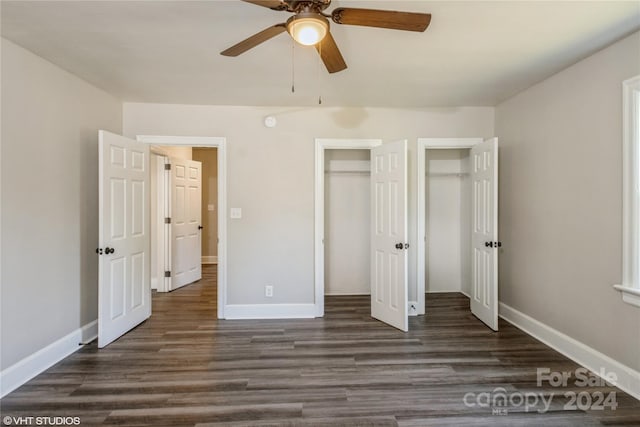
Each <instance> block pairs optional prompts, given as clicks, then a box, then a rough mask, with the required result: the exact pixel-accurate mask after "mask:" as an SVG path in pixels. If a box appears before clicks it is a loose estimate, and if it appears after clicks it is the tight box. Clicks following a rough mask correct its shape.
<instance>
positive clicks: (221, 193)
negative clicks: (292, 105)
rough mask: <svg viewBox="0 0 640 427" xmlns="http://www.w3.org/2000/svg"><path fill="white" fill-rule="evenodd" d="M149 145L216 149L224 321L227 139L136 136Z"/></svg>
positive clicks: (220, 307)
mask: <svg viewBox="0 0 640 427" xmlns="http://www.w3.org/2000/svg"><path fill="white" fill-rule="evenodd" d="M136 139H137V140H138V141H140V142H144V143H146V144H151V145H173V146H188V147H211V148H217V149H218V240H219V241H218V319H224V312H225V308H226V306H227V155H226V145H227V139H226V138H224V137H215V136H213V137H209V136H159V135H138V136H137V137H136Z"/></svg>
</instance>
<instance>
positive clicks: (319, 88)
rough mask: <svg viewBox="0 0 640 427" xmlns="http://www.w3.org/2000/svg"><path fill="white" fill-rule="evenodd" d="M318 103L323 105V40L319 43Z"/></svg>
mask: <svg viewBox="0 0 640 427" xmlns="http://www.w3.org/2000/svg"><path fill="white" fill-rule="evenodd" d="M318 54H319V55H318V105H322V76H321V72H322V42H320V43H319V44H318Z"/></svg>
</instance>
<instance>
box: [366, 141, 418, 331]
mask: <svg viewBox="0 0 640 427" xmlns="http://www.w3.org/2000/svg"><path fill="white" fill-rule="evenodd" d="M371 215H372V216H371V316H372V317H374V318H376V319H378V320H381V321H383V322H385V323H388V324H389V325H391V326H394V327H396V328H398V329H400V330H402V331H405V332H406V331H408V329H409V319H408V317H407V305H408V295H407V279H408V278H407V266H408V264H407V249H408V247H409V245H408V243H407V242H408V239H407V237H408V236H407V141H397V142H392V143H387V144H382V145H381V146H379V147H375V148H372V149H371Z"/></svg>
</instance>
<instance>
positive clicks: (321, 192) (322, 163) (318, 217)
mask: <svg viewBox="0 0 640 427" xmlns="http://www.w3.org/2000/svg"><path fill="white" fill-rule="evenodd" d="M380 145H382V140H380V139H316V156H315V161H316V164H315V177H316V180H315V181H316V182H315V239H314V240H315V260H314V265H315V280H314V283H315V307H316V316H317V317H323V316H324V295H325V280H326V277H325V274H326V270H325V268H326V264H325V256H326V251H325V239H326V238H327V237H328V236H326V235H325V233H326V229H325V227H326V220H327V219H326V218H325V215H326V208H325V198H326V195H327V194H326V191H325V185H326V183H325V179H326V176H325V171H326V163H327V160H326V153H327V152H328V151H331V152H333V153H334V156H339V155H338V154H335V152H336V151H338V150H349V151H361V150H366V151H369V150H370V149H371V148H373V147H377V146H380ZM330 161H331V159H329V162H330Z"/></svg>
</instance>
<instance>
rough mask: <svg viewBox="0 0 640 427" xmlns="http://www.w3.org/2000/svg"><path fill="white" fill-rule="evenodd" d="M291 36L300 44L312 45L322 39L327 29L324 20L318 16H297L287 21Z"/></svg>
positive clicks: (327, 26) (326, 23)
mask: <svg viewBox="0 0 640 427" xmlns="http://www.w3.org/2000/svg"><path fill="white" fill-rule="evenodd" d="M287 30H288V31H289V34H291V37H293V39H294V40H295V41H297V42H298V43H300V44H301V45H305V46H313V45H315V44H317V43H319V42H321V41H322V39H324V37H325V36H326V35H327V32H328V30H329V24H328V22H327V21H326V20H323V19H320V18H319V17H315V16H312V17H297V18H296V19H291V20H289V22H288V23H287Z"/></svg>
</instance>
